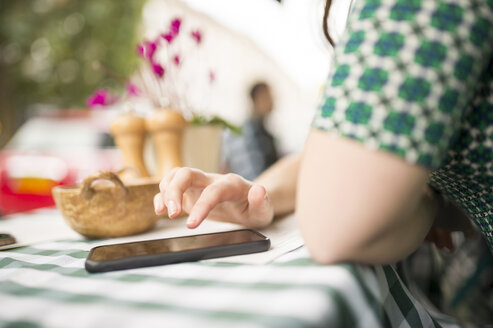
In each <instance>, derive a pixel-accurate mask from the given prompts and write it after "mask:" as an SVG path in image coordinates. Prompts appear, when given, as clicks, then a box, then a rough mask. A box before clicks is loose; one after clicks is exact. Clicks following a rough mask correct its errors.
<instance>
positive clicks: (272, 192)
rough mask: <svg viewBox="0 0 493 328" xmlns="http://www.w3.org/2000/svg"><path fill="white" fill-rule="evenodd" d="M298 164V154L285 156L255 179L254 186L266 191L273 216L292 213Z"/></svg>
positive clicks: (299, 157)
mask: <svg viewBox="0 0 493 328" xmlns="http://www.w3.org/2000/svg"><path fill="white" fill-rule="evenodd" d="M300 163H301V155H300V154H295V155H290V156H286V157H284V158H283V159H281V160H279V161H278V162H277V163H275V164H274V165H272V166H271V167H270V168H269V169H267V170H266V171H265V172H264V173H262V174H261V175H260V176H259V177H258V178H257V179H255V181H254V182H255V183H256V184H259V185H261V186H264V187H265V189H266V190H267V194H268V195H269V198H270V201H271V204H272V207H273V208H274V215H282V214H287V213H291V212H293V211H294V205H295V203H296V186H297V183H298V173H299V169H300Z"/></svg>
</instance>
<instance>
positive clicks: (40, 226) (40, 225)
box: [0, 209, 303, 264]
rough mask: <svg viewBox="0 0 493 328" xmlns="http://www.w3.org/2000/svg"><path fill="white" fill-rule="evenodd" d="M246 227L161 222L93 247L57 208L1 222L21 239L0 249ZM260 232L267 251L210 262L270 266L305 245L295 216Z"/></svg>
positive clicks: (82, 244)
mask: <svg viewBox="0 0 493 328" xmlns="http://www.w3.org/2000/svg"><path fill="white" fill-rule="evenodd" d="M243 228H244V227H243V226H240V225H237V224H232V223H224V222H216V221H211V220H206V221H204V222H203V223H202V224H201V225H200V226H199V227H198V228H196V229H193V230H191V229H188V228H187V227H186V225H185V218H181V219H174V220H169V219H164V220H160V221H158V222H157V224H156V226H155V227H154V228H153V229H152V230H151V231H149V232H146V233H143V234H139V235H135V236H129V237H121V238H111V239H104V240H101V241H97V242H95V243H90V244H89V243H87V242H85V240H86V239H85V238H84V237H82V236H81V235H79V234H78V233H76V232H75V231H73V230H72V229H71V228H70V227H69V226H68V225H67V224H66V223H65V221H64V220H63V218H62V216H61V214H60V212H58V211H57V210H54V209H49V210H47V209H46V210H38V211H33V212H30V213H25V214H16V215H10V216H8V217H7V218H6V219H4V220H0V232H2V233H9V234H11V235H13V236H14V237H15V238H16V240H17V243H16V244H13V245H7V246H3V247H0V250H5V249H10V248H14V247H19V246H28V245H33V244H37V243H42V242H49V241H57V240H80V243H72V247H75V248H79V249H83V250H90V249H91V248H93V247H96V246H100V245H108V244H118V243H126V242H134V241H141V240H151V239H161V238H171V237H181V236H189V235H196V234H204V233H211V232H221V231H231V230H237V229H243ZM258 231H259V232H260V233H262V234H263V235H265V236H267V237H269V238H270V240H271V248H270V249H269V250H268V251H267V252H262V253H255V254H248V255H238V256H231V257H223V258H218V259H211V260H207V261H209V262H227V263H244V264H266V263H269V262H272V261H273V260H274V259H276V258H278V257H279V256H281V255H283V254H286V253H289V252H291V251H293V250H295V249H297V248H299V247H301V246H302V245H303V239H302V238H301V235H300V233H299V230H298V228H297V226H296V223H295V218H294V215H288V216H286V217H284V218H279V219H276V220H275V221H274V223H273V224H271V225H270V226H269V227H267V228H264V229H260V230H258Z"/></svg>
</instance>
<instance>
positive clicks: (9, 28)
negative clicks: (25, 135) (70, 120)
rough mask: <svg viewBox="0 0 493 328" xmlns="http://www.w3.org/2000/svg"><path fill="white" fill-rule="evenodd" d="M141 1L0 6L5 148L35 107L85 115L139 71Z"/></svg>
mask: <svg viewBox="0 0 493 328" xmlns="http://www.w3.org/2000/svg"><path fill="white" fill-rule="evenodd" d="M143 4H144V1H143V0H118V1H114V0H84V1H79V0H15V1H0V122H1V124H2V130H3V131H2V133H1V134H0V147H1V146H3V145H4V144H5V143H6V142H7V140H8V138H10V136H11V134H12V133H13V131H15V129H16V128H17V127H18V125H19V124H20V123H21V122H22V121H23V119H24V118H25V116H26V112H27V110H29V108H32V107H33V106H34V105H37V104H43V105H48V106H53V107H56V108H81V107H85V100H86V98H87V96H88V95H89V94H91V93H92V92H93V91H94V90H95V89H96V88H99V87H103V88H108V89H113V90H115V89H119V88H122V87H123V86H124V85H125V83H124V82H125V80H126V78H127V77H128V76H129V75H130V74H131V73H132V72H133V70H134V69H135V68H136V65H137V60H138V59H137V56H135V55H134V53H135V46H136V43H137V41H138V38H139V31H138V25H139V21H140V18H141V13H142V7H143Z"/></svg>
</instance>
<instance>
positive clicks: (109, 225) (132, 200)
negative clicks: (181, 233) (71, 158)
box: [53, 172, 159, 238]
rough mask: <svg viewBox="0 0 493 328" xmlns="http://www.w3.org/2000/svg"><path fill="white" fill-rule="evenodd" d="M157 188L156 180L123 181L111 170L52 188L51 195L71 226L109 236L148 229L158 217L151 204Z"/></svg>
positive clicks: (93, 235)
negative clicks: (126, 182)
mask: <svg viewBox="0 0 493 328" xmlns="http://www.w3.org/2000/svg"><path fill="white" fill-rule="evenodd" d="M141 180H142V179H141ZM96 182H100V183H96ZM158 192H159V185H158V183H157V182H154V181H149V179H147V180H146V182H140V183H133V184H129V185H124V184H123V182H122V181H121V180H120V179H119V178H118V176H117V175H115V174H114V173H111V172H97V173H96V174H93V175H90V176H88V177H87V178H86V179H84V181H83V182H82V184H81V186H80V187H63V186H58V187H55V188H53V198H54V199H55V203H56V205H57V207H58V208H59V210H60V211H61V213H62V215H63V217H64V219H65V221H66V222H67V223H68V224H69V225H70V227H71V228H72V229H74V230H75V231H77V232H78V233H80V234H81V235H84V236H86V237H89V238H108V237H121V236H128V235H133V234H137V233H140V232H144V231H146V230H149V229H150V228H151V227H152V226H153V225H154V224H155V223H156V221H157V220H158V219H159V216H157V215H156V214H155V213H154V206H153V197H154V195H155V194H157V193H158Z"/></svg>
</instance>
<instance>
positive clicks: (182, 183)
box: [164, 167, 210, 218]
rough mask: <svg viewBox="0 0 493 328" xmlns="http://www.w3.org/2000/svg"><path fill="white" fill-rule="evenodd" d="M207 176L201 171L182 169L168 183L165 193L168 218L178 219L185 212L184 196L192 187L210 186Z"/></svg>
mask: <svg viewBox="0 0 493 328" xmlns="http://www.w3.org/2000/svg"><path fill="white" fill-rule="evenodd" d="M209 183H210V182H209V179H208V178H207V176H206V174H205V173H204V172H202V171H200V170H196V169H191V168H188V167H181V168H179V169H178V170H176V172H175V173H174V177H173V178H172V179H171V180H170V181H169V182H168V183H167V185H166V186H165V191H164V202H165V205H166V207H167V208H168V216H169V217H170V218H176V217H178V216H180V214H181V213H182V210H183V194H184V193H185V192H186V191H187V190H188V189H189V188H191V187H198V188H205V187H206V186H207V185H208V184H209Z"/></svg>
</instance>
